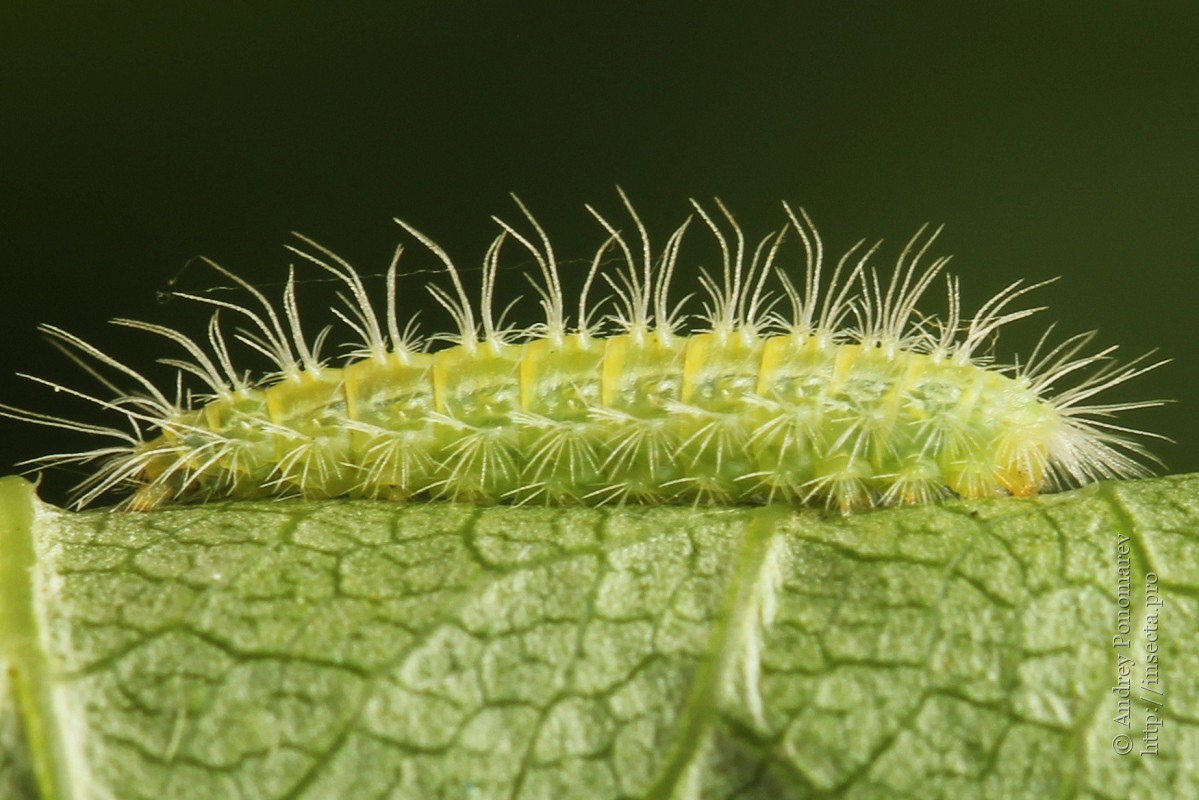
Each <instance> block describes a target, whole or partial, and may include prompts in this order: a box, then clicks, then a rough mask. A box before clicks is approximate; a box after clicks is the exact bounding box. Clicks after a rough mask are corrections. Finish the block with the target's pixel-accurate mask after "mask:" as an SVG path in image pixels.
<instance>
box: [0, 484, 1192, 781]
mask: <svg viewBox="0 0 1199 800" xmlns="http://www.w3.org/2000/svg"><path fill="white" fill-rule="evenodd" d="M1196 531H1199V476H1178V477H1172V478H1164V479H1159V480H1153V481H1140V482H1126V483H1112V484H1100V485H1096V486H1091V487H1088V488H1085V489H1082V490H1078V491H1074V492H1069V493H1064V494H1059V495H1048V496H1043V497H1038V498H1034V499H1031V500H1010V499H1009V500H996V501H986V502H973V503H965V502H949V503H944V504H940V505H932V506H924V507H919V508H908V509H892V510H887V511H880V512H873V513H864V514H857V515H853V516H850V517H847V518H840V517H825V516H822V515H820V514H818V513H814V512H811V511H806V510H804V511H795V510H793V509H790V508H784V507H765V508H736V509H702V508H701V509H690V508H665V507H657V508H640V507H638V508H635V507H625V508H619V509H591V508H570V509H538V508H527V507H524V508H509V507H498V508H486V509H481V508H476V507H472V506H464V505H453V504H419V505H412V506H408V507H399V506H395V505H388V504H385V503H373V502H364V501H353V502H350V501H346V502H340V501H332V502H329V501H326V502H320V503H317V502H261V503H246V502H243V503H227V504H212V505H205V506H194V507H179V508H170V509H164V510H161V511H156V512H151V513H142V514H128V513H113V512H107V511H94V512H87V513H80V514H72V513H67V512H63V511H60V510H58V509H55V508H53V507H50V506H46V505H43V504H40V503H38V502H37V501H36V500H35V498H34V496H33V491H32V487H31V486H30V485H29V484H28V483H26V482H24V481H22V480H20V479H16V478H8V479H4V480H3V481H0V558H2V561H0V576H2V577H3V583H2V585H0V660H6V661H7V664H8V669H7V672H6V675H5V676H0V746H2V747H3V750H2V751H0V792H4V793H5V794H3V795H2V796H5V797H8V796H13V797H32V796H42V797H54V798H62V799H63V800H66V799H68V798H70V799H71V800H74V798H93V797H95V798H110V797H119V798H122V799H124V798H213V797H221V798H225V797H228V798H306V799H310V798H338V797H353V798H471V800H481V799H483V798H555V799H557V798H573V797H578V798H589V799H590V798H637V797H650V798H659V797H661V798H666V797H678V798H699V797H702V798H726V797H727V798H807V797H845V798H876V797H877V798H902V797H912V798H929V797H953V798H970V797H979V798H982V797H1096V798H1108V797H1110V798H1118V797H1133V796H1143V797H1188V796H1192V797H1193V796H1199V769H1197V760H1199V646H1197V645H1199V535H1196ZM1121 537H1127V553H1128V555H1127V559H1126V560H1125V561H1123V562H1122V561H1121V558H1122V556H1121V552H1120V549H1119V548H1120V543H1121V542H1122V541H1124V540H1123V539H1122V538H1121ZM1122 566H1123V567H1124V570H1125V574H1124V575H1122V574H1121V567H1122ZM1122 577H1123V578H1124V579H1125V580H1124V583H1123V584H1121V578H1122ZM1147 582H1148V583H1147ZM1147 586H1152V588H1153V591H1149V589H1148V588H1147ZM1122 592H1123V593H1124V595H1125V596H1126V597H1127V599H1128V617H1127V620H1125V621H1126V622H1127V623H1128V631H1129V633H1128V636H1127V638H1128V641H1129V644H1128V646H1127V647H1122V646H1114V644H1113V637H1114V636H1116V635H1118V631H1119V625H1120V623H1121V620H1120V617H1119V615H1118V612H1119V611H1120V607H1119V605H1118V604H1119V602H1121V593H1122ZM1155 597H1156V600H1160V602H1161V605H1160V606H1158V605H1148V606H1147V605H1146V601H1147V600H1149V601H1150V603H1153V602H1156V600H1155ZM1147 615H1155V616H1153V618H1152V622H1153V625H1152V626H1150V624H1149V619H1150V618H1149V617H1148V616H1147ZM1150 628H1152V633H1150ZM1154 646H1156V650H1155V649H1154ZM1151 654H1152V655H1154V656H1156V660H1155V661H1153V662H1152V663H1153V664H1154V666H1156V668H1157V672H1155V673H1154V672H1151V671H1150V669H1149V667H1150V664H1151V661H1150V659H1149V656H1150V655H1151ZM1122 655H1123V656H1125V657H1127V658H1129V659H1131V660H1132V662H1135V663H1134V665H1133V666H1131V667H1130V668H1129V675H1130V686H1131V688H1132V690H1133V691H1132V692H1131V694H1132V698H1131V701H1130V704H1129V706H1128V716H1127V720H1128V723H1129V725H1128V727H1127V728H1126V727H1124V726H1123V725H1122V724H1121V723H1120V722H1119V721H1117V719H1116V718H1117V717H1118V716H1120V709H1119V706H1118V700H1119V699H1120V698H1119V696H1118V694H1116V693H1113V691H1112V690H1113V687H1116V688H1119V680H1120V675H1119V673H1118V666H1119V660H1118V659H1119V657H1120V656H1122ZM1154 675H1156V676H1157V677H1158V678H1159V679H1160V682H1159V683H1157V684H1154V686H1156V688H1157V689H1158V690H1160V691H1161V692H1162V693H1163V694H1162V697H1161V699H1162V701H1163V702H1162V703H1161V704H1159V706H1158V707H1156V711H1154V709H1155V706H1152V705H1149V704H1146V703H1145V702H1143V700H1142V699H1141V698H1143V697H1147V698H1149V699H1151V700H1153V699H1156V696H1155V695H1152V694H1150V693H1148V692H1147V690H1145V689H1144V688H1143V687H1141V686H1140V683H1141V682H1142V680H1148V679H1149V678H1151V677H1153V676H1154ZM6 697H7V698H9V699H8V700H7V701H6V700H5V698H6ZM14 706H15V707H16V708H19V710H20V715H19V716H18V714H16V713H14ZM1150 713H1154V715H1155V718H1157V719H1160V720H1162V727H1161V728H1160V730H1159V731H1158V734H1157V735H1158V737H1159V738H1158V742H1159V747H1158V752H1157V753H1156V754H1155V755H1152V754H1141V753H1142V751H1143V750H1145V749H1146V748H1147V747H1148V746H1149V744H1150V743H1151V739H1150V738H1149V737H1147V736H1146V735H1145V724H1146V720H1147V719H1148V716H1147V715H1149V714H1150ZM1151 732H1152V731H1151ZM1121 734H1124V735H1127V736H1129V737H1130V738H1129V741H1130V742H1131V743H1132V744H1133V750H1132V752H1131V753H1128V754H1126V755H1120V754H1118V753H1116V752H1115V749H1117V744H1116V738H1117V737H1118V736H1120V735H1121ZM32 774H36V776H37V784H38V786H39V787H40V791H41V792H42V794H41V795H35V794H34V791H33V784H34V779H33V777H31V775H32Z"/></svg>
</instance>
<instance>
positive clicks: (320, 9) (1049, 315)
mask: <svg viewBox="0 0 1199 800" xmlns="http://www.w3.org/2000/svg"><path fill="white" fill-rule="evenodd" d="M249 6H250V4H240V3H237V4H233V3H229V4H223V3H216V4H210V3H206V4H202V5H201V4H194V5H193V4H187V5H185V4H182V3H119V4H117V3H114V4H109V8H108V9H107V10H103V11H98V10H95V9H92V8H90V7H85V6H84V4H82V3H78V4H75V7H74V8H64V6H62V5H61V4H60V5H58V6H57V7H56V8H53V9H50V8H44V9H39V10H36V11H32V10H21V7H20V6H17V5H14V4H12V3H6V4H5V6H4V10H3V11H0V104H2V105H0V114H2V116H0V153H2V155H0V275H2V279H3V280H2V281H0V287H2V288H0V291H2V292H3V308H4V321H5V335H4V336H3V337H2V340H0V341H2V346H3V348H4V354H3V356H4V357H3V361H2V363H3V370H4V372H5V373H11V372H12V371H27V372H33V373H35V374H38V375H44V376H48V377H53V378H55V379H58V380H63V381H66V382H69V383H70V384H71V385H76V386H87V385H88V383H89V379H88V378H87V377H86V376H85V375H82V374H81V373H79V372H78V370H77V369H75V368H74V367H73V366H72V365H70V363H69V362H67V361H66V360H65V359H63V358H62V357H61V356H59V355H58V353H57V352H56V351H54V350H53V349H52V348H51V347H49V346H47V345H46V344H45V343H44V342H42V341H41V339H40V338H39V337H38V335H37V334H36V333H35V331H34V326H35V325H36V324H37V323H39V322H51V323H55V324H59V325H62V326H64V327H67V328H69V329H70V330H72V331H74V332H77V333H79V334H81V335H83V336H85V337H86V338H88V339H89V340H92V341H95V342H98V343H104V345H105V346H106V347H111V349H112V350H113V351H114V352H115V353H118V354H119V355H121V356H122V357H124V358H125V359H126V360H127V361H129V362H130V363H132V364H135V365H138V366H142V365H145V364H149V363H150V361H151V360H152V359H153V358H155V357H158V356H161V355H166V354H171V355H174V353H171V351H170V349H169V347H167V346H166V345H165V344H160V343H159V342H156V341H154V340H153V339H152V338H147V337H145V336H143V335H137V334H121V333H120V332H115V333H110V330H109V326H107V325H105V324H104V321H105V320H106V319H107V318H109V317H112V316H132V317H138V318H149V319H155V320H158V321H167V322H171V323H172V324H178V325H180V326H182V327H185V328H187V329H188V330H190V331H193V332H196V333H200V332H201V331H202V324H203V315H202V314H197V313H195V311H194V310H193V309H190V308H188V307H187V305H188V304H186V303H181V302H179V301H174V302H169V303H161V302H159V301H158V299H157V298H158V294H159V293H161V292H162V291H164V290H167V289H169V288H170V286H171V284H170V283H169V281H170V280H171V278H172V277H173V276H176V275H179V273H180V272H181V270H182V271H183V274H182V276H181V278H180V281H179V283H178V284H177V285H178V286H182V287H183V288H189V289H200V288H203V287H206V286H209V285H211V284H212V283H215V282H218V281H217V277H216V276H215V275H212V274H208V273H206V272H205V270H204V269H203V268H202V267H201V266H198V265H197V264H196V262H195V260H194V257H195V256H198V255H208V256H211V257H213V258H215V259H217V260H219V261H220V262H221V263H223V264H224V265H226V266H228V267H231V268H233V269H235V270H237V271H238V272H239V273H240V274H243V275H245V276H247V277H248V278H249V279H250V280H252V281H254V282H255V283H258V284H260V285H263V286H264V288H265V289H266V290H268V291H269V292H270V293H272V294H274V293H276V292H277V291H278V288H279V287H278V281H280V280H281V278H282V277H283V276H284V275H285V269H286V265H287V264H288V263H289V258H288V256H287V255H286V254H285V253H284V251H283V250H282V249H281V247H280V245H281V244H282V243H283V242H284V241H286V237H287V232H288V231H290V230H299V231H303V232H304V233H306V234H308V235H310V236H313V237H314V238H316V239H318V240H320V241H322V242H324V243H325V244H327V245H329V246H330V247H331V248H333V249H334V250H336V251H337V252H339V253H341V254H343V255H345V256H346V257H347V258H349V259H350V260H351V261H353V262H354V263H356V264H358V265H360V266H361V267H362V268H363V269H364V270H367V271H376V270H381V269H382V268H383V267H384V266H385V264H386V260H387V258H388V257H389V255H390V252H391V248H392V247H393V246H394V244H395V242H396V241H398V240H399V239H400V232H399V230H398V229H397V227H396V226H395V225H394V224H393V223H392V222H391V221H390V220H391V217H392V216H397V215H398V216H402V217H404V218H405V219H407V220H409V221H410V222H412V223H414V224H416V225H417V226H419V227H420V228H422V229H423V230H425V231H426V232H427V233H429V234H430V235H432V236H433V237H434V238H436V239H437V240H438V241H440V242H441V243H442V244H444V245H445V246H446V247H447V248H448V249H449V250H450V251H451V253H452V254H454V255H456V256H457V257H458V258H459V259H460V260H461V261H462V262H463V263H464V264H471V265H474V264H476V263H477V261H478V257H479V256H481V254H482V252H483V250H484V248H485V247H486V244H487V242H488V241H489V239H490V237H491V236H492V235H493V232H494V226H493V225H492V223H491V222H490V221H489V219H488V216H489V215H490V214H492V213H502V214H504V215H505V216H506V217H509V218H511V217H512V211H513V208H512V205H511V202H510V200H509V199H508V198H507V192H509V191H515V192H517V193H519V194H520V196H521V197H522V199H524V200H525V201H526V202H527V203H528V204H529V205H530V206H531V207H532V208H533V209H534V210H535V211H536V212H537V214H538V216H539V218H540V220H541V221H542V223H543V224H544V225H545V226H546V227H547V228H548V229H549V230H550V232H551V233H552V235H553V237H554V241H555V243H556V245H557V248H558V252H559V253H560V254H561V255H564V256H589V255H590V253H591V250H592V249H593V248H594V247H595V246H596V245H597V244H598V242H599V241H600V239H601V238H602V237H601V236H600V234H599V231H598V229H597V228H596V226H595V224H594V223H593V222H592V221H591V220H590V219H589V218H588V216H587V215H586V213H585V212H584V211H583V209H582V204H583V203H584V202H591V203H594V204H597V205H599V206H600V207H601V208H603V209H604V210H605V211H610V212H612V214H613V215H615V214H616V213H617V211H618V208H619V207H618V204H617V201H616V197H615V193H614V191H613V186H614V185H615V184H617V183H619V184H620V185H622V186H623V187H624V188H625V189H626V190H627V191H628V192H629V193H630V195H631V196H632V197H633V198H634V200H635V201H636V203H637V205H638V208H639V209H640V210H641V212H642V213H643V215H644V216H645V218H646V221H647V223H648V224H649V225H650V227H651V230H652V231H653V232H654V233H655V234H656V236H657V238H658V240H659V241H661V240H662V239H663V238H664V237H665V235H666V234H667V233H668V232H669V229H670V227H671V226H673V225H674V224H677V222H679V221H680V220H681V219H682V218H683V217H684V216H685V214H686V212H687V206H686V203H685V201H686V198H687V197H688V196H696V197H700V198H707V197H710V196H712V195H719V196H720V197H721V198H723V199H724V200H725V201H726V202H727V203H728V205H729V206H730V207H731V208H733V209H734V210H735V211H736V212H737V214H738V218H739V219H740V220H741V221H742V222H743V223H744V224H745V227H746V228H747V229H748V231H749V232H751V233H753V234H762V233H765V232H766V231H767V230H768V229H770V228H772V227H774V226H776V225H777V224H779V222H780V213H779V209H778V206H777V202H778V200H780V199H782V198H786V199H788V200H790V201H792V202H794V203H798V204H802V205H804V206H805V207H806V208H807V209H808V210H809V211H810V212H811V213H812V214H813V215H814V217H815V219H816V220H817V222H818V224H819V225H820V228H821V231H822V233H823V234H824V235H825V238H826V241H827V242H828V243H829V246H830V248H831V249H832V250H834V251H840V250H842V249H844V248H845V247H847V246H848V245H850V244H852V243H853V242H854V241H856V240H857V239H858V238H860V237H870V238H874V237H879V236H882V237H886V238H887V240H888V243H889V245H888V246H889V249H888V250H886V251H885V253H884V258H882V259H880V260H879V262H878V263H880V264H885V263H887V261H889V260H890V259H892V258H893V257H894V256H895V255H896V254H897V252H898V249H899V247H900V246H901V244H902V243H903V241H905V240H906V238H907V237H908V236H909V235H910V234H911V233H912V232H913V231H914V230H915V229H916V228H917V227H918V226H919V224H920V223H922V222H925V221H929V220H931V221H934V222H938V223H945V224H946V226H947V227H946V232H945V233H944V235H943V237H942V240H941V242H940V244H939V245H938V250H939V252H941V253H947V252H952V253H955V254H956V258H955V259H954V262H953V264H952V268H953V269H954V270H955V271H957V272H958V273H960V274H962V275H963V277H964V281H963V282H964V285H965V286H964V290H965V294H966V303H967V306H968V307H969V308H973V307H975V306H977V304H978V303H979V302H981V301H982V300H984V299H985V298H986V297H987V296H988V295H989V294H990V293H992V292H994V291H996V290H998V289H999V288H1001V287H1003V286H1004V285H1006V284H1007V283H1009V282H1010V281H1012V280H1015V279H1016V278H1021V277H1024V278H1029V279H1042V278H1046V277H1051V276H1054V275H1062V276H1063V279H1062V280H1061V281H1059V282H1058V283H1056V284H1054V285H1052V286H1050V287H1047V288H1045V289H1043V290H1041V291H1040V292H1039V293H1038V295H1037V296H1036V297H1035V298H1033V299H1035V301H1036V302H1037V304H1046V305H1049V306H1051V310H1050V311H1048V312H1045V313H1044V314H1042V315H1041V316H1040V317H1039V318H1038V319H1037V320H1036V321H1028V322H1026V323H1024V324H1022V325H1020V326H1018V330H1017V329H1015V328H1014V329H1012V330H1011V332H1010V334H1005V336H1004V337H1003V340H1002V341H1001V343H1000V352H1001V355H1005V356H1007V357H1009V358H1010V357H1011V356H1013V355H1014V354H1016V353H1018V352H1026V350H1027V347H1028V345H1029V343H1030V341H1033V340H1035V338H1036V336H1037V335H1038V334H1039V333H1040V332H1041V330H1043V328H1044V326H1045V325H1046V324H1047V323H1048V322H1050V321H1054V320H1056V321H1058V322H1059V323H1060V324H1059V326H1058V331H1060V332H1061V333H1062V334H1063V335H1064V334H1066V333H1073V332H1077V331H1082V330H1088V329H1091V328H1099V329H1100V330H1101V335H1100V339H1099V341H1101V342H1103V343H1119V344H1120V345H1121V347H1122V350H1121V352H1124V353H1127V354H1128V355H1134V354H1138V353H1140V352H1142V351H1145V350H1147V349H1151V348H1154V347H1157V348H1160V351H1161V352H1162V354H1163V355H1165V356H1168V357H1171V358H1173V359H1174V363H1172V364H1170V365H1169V366H1167V367H1165V368H1163V369H1161V370H1160V371H1158V372H1156V373H1153V374H1151V375H1148V376H1146V377H1144V378H1142V379H1140V380H1138V381H1137V382H1136V384H1135V385H1134V386H1130V387H1128V391H1127V392H1123V393H1120V395H1119V396H1121V397H1125V398H1127V397H1169V398H1174V399H1176V400H1178V401H1179V402H1178V403H1176V404H1174V405H1171V406H1169V407H1167V408H1164V409H1156V410H1151V411H1145V412H1140V413H1138V414H1136V415H1130V416H1129V417H1128V418H1127V419H1128V421H1130V422H1131V423H1132V424H1136V425H1140V426H1144V427H1146V428H1148V429H1151V430H1154V431H1157V432H1160V433H1162V434H1166V435H1168V436H1171V437H1173V438H1174V439H1176V440H1177V444H1173V445H1169V444H1162V445H1160V446H1156V447H1155V450H1156V451H1157V452H1159V453H1160V454H1161V456H1162V458H1163V459H1164V460H1165V462H1166V464H1167V466H1168V470H1169V471H1171V472H1182V471H1192V470H1199V447H1196V445H1195V444H1194V442H1195V441H1196V433H1197V425H1196V422H1195V421H1194V418H1193V416H1192V414H1191V409H1192V407H1193V405H1192V403H1191V401H1192V399H1193V396H1194V394H1195V381H1194V379H1193V367H1192V358H1191V349H1192V346H1193V341H1194V330H1195V326H1194V323H1193V314H1194V309H1195V304H1196V301H1197V299H1199V291H1197V288H1196V287H1197V284H1199V277H1197V275H1199V273H1197V267H1199V231H1197V226H1196V212H1197V211H1199V188H1197V178H1199V155H1197V154H1196V142H1197V141H1199V136H1197V134H1199V108H1197V101H1196V98H1197V97H1199V92H1197V91H1196V89H1197V87H1196V82H1197V81H1196V77H1197V75H1199V69H1197V66H1196V64H1197V62H1196V59H1195V56H1194V43H1195V41H1196V40H1197V38H1199V4H1196V3H1193V2H1179V3H1173V4H1167V3H1137V4H1129V3H1124V4H1116V3H1093V2H1092V3H1070V4H1064V3H1044V2H1037V3H1029V2H1025V3H1004V4H981V3H961V2H937V3H902V4H901V3H891V2H886V3H883V2H870V3H853V4H842V3H832V2H829V3H820V4H815V3H738V4H727V5H717V4H699V3H666V4H662V3H657V4H655V3H637V4H634V3H612V2H605V3H602V4H581V3H561V2H545V3H515V4H513V3H502V4H501V3H495V4H484V3H475V4H467V3H461V2H436V3H434V2H419V3H417V2H409V3H290V4H266V5H261V6H260V5H259V4H254V6H255V7H254V9H253V10H251V9H250V7H249ZM696 240H697V241H701V240H702V236H697V237H696ZM513 252H515V251H513ZM411 255H412V256H413V258H412V259H411V260H410V261H408V262H406V265H407V266H409V267H413V268H415V267H419V266H425V265H428V264H429V263H430V262H429V261H428V259H427V257H425V256H424V255H421V256H419V257H418V256H417V255H416V252H415V251H413V252H412V254H411ZM697 258H700V259H702V258H706V256H705V255H703V253H702V248H700V255H698V256H697ZM185 266H186V267H187V268H186V269H184V268H185ZM303 274H304V275H306V276H308V277H312V275H313V273H312V272H311V271H309V272H306V273H303ZM421 280H422V279H412V280H410V281H409V282H408V283H407V284H406V285H405V290H404V291H405V300H406V301H409V306H410V307H415V305H412V304H414V303H416V302H417V301H418V299H419V295H418V292H419V291H420V290H419V284H420V283H421ZM517 286H520V284H518V283H517V282H515V281H513V282H512V283H509V284H507V289H508V291H509V293H515V291H516V287H517ZM301 288H304V289H306V294H307V296H308V297H310V298H311V297H312V296H313V295H315V296H316V297H317V303H316V307H315V308H314V309H313V313H312V314H310V315H309V317H308V318H309V320H310V325H311V331H312V332H315V331H316V330H317V329H318V328H319V327H320V325H321V324H324V322H325V321H326V320H328V321H332V319H331V318H329V317H328V315H327V314H321V313H320V308H319V307H320V306H321V305H323V304H325V303H327V298H328V289H327V288H325V287H322V286H306V287H301ZM939 291H940V290H939V289H938V296H937V297H934V298H931V299H932V301H933V302H932V303H931V304H930V305H929V306H927V308H929V309H930V310H936V309H937V307H938V304H939V303H940V297H939ZM427 316H428V317H429V319H430V320H431V321H432V322H433V324H434V325H435V326H436V324H437V320H438V317H437V316H436V315H435V314H428V315H427ZM335 338H336V337H335ZM110 342H111V344H110ZM247 363H251V362H249V361H248V362H247ZM0 388H2V391H0V400H2V401H3V402H11V403H14V404H17V405H24V406H26V407H33V408H39V409H43V410H47V411H53V412H61V413H70V414H73V415H79V413H80V412H79V410H78V409H77V408H76V407H75V406H73V405H71V404H70V403H69V402H68V401H67V398H64V397H61V396H54V395H51V394H50V393H48V392H45V391H42V390H39V389H38V387H36V386H29V385H26V383H25V382H24V381H19V380H16V379H13V378H9V377H5V378H3V379H0ZM0 422H3V427H2V428H0V434H3V436H4V439H3V451H2V452H0V472H2V471H6V470H7V467H8V465H10V464H11V463H12V462H13V461H16V460H18V459H20V458H24V457H29V456H33V455H37V454H40V453H43V452H46V451H53V450H62V449H70V448H75V447H87V446H89V444H88V443H87V442H85V441H83V439H82V438H81V437H80V436H78V435H71V434H66V433H63V434H62V435H58V434H51V433H48V432H44V431H37V430H33V429H31V428H27V427H22V426H19V425H15V424H11V423H9V422H8V421H0ZM77 477H78V476H76V475H71V474H66V475H58V476H53V477H52V478H50V479H48V487H47V488H48V491H47V492H44V494H46V495H47V496H48V497H50V498H51V499H56V500H61V489H62V487H63V486H65V485H67V484H69V483H71V482H73V481H74V480H75V479H77Z"/></svg>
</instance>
